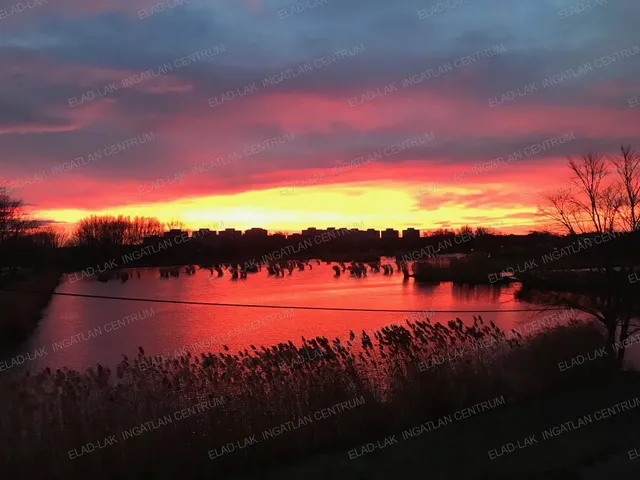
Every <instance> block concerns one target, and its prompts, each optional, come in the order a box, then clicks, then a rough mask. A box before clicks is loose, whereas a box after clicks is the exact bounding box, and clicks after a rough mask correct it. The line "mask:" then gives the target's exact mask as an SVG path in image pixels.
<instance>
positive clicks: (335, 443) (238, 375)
mask: <svg viewBox="0 0 640 480" xmlns="http://www.w3.org/2000/svg"><path fill="white" fill-rule="evenodd" d="M602 343H603V337H602V333H601V331H600V330H599V329H598V326H597V325H595V324H593V323H579V322H577V321H572V322H570V324H569V325H565V326H558V327H555V328H554V329H552V330H548V331H545V332H544V333H543V334H542V335H540V336H538V337H531V338H529V337H527V338H522V337H520V336H519V335H518V334H516V333H515V332H504V331H501V330H500V329H498V328H497V327H496V326H495V325H494V324H493V323H492V322H490V323H489V324H487V323H485V322H484V320H483V319H482V318H481V317H477V318H475V319H474V323H473V325H464V324H463V322H462V321H461V320H460V319H456V320H452V321H450V322H449V323H448V324H447V325H442V324H433V323H431V322H430V321H429V320H428V319H427V320H425V321H409V320H406V322H405V324H404V325H396V326H391V327H385V328H384V329H382V330H380V331H377V332H374V335H373V338H372V337H370V336H369V335H368V334H367V333H366V332H364V331H363V332H362V333H361V334H360V335H355V334H353V333H352V334H351V335H350V338H349V340H348V341H346V342H344V343H343V342H341V341H340V340H338V339H335V340H329V339H326V338H323V337H317V338H315V339H311V340H307V339H304V338H303V339H302V342H301V344H300V345H299V346H296V345H294V343H293V342H288V343H286V344H285V343H281V344H278V345H275V346H272V347H264V346H263V347H260V348H256V347H254V346H252V348H251V349H247V350H244V351H243V352H238V353H237V354H235V355H234V354H230V353H228V352H222V353H215V354H214V353H201V354H193V353H188V354H187V355H183V356H180V357H179V358H173V359H156V358H154V357H150V356H147V355H145V352H144V351H143V349H142V348H140V351H139V353H138V356H137V357H136V358H133V359H130V358H128V357H126V356H125V357H124V358H123V360H122V361H121V362H120V364H119V365H118V366H117V367H116V368H115V370H111V369H109V368H105V367H102V366H97V367H96V368H92V369H89V370H87V371H86V372H77V371H72V370H68V369H64V370H57V371H55V372H54V371H51V370H49V369H45V370H43V371H41V372H39V373H37V374H35V375H34V374H31V375H29V374H25V375H24V376H23V377H21V378H19V379H17V380H15V381H13V382H12V383H11V386H10V387H9V388H4V389H2V390H0V402H1V403H0V404H1V405H2V407H3V415H2V416H0V427H1V428H0V437H1V441H2V445H3V448H2V449H0V459H1V460H2V462H1V465H0V467H1V468H2V469H3V471H4V472H6V473H8V478H13V476H14V475H18V474H22V475H24V474H25V473H28V475H27V476H28V477H30V478H36V477H35V476H36V475H46V477H47V478H97V479H101V478H143V477H147V478H211V477H212V476H216V477H221V476H224V474H225V473H230V472H231V471H234V472H237V471H238V470H243V469H249V470H251V469H252V468H257V467H258V466H260V468H266V467H268V466H269V465H271V464H274V463H277V462H279V463H282V462H288V461H296V460H300V459H301V458H304V457H305V456H308V455H310V454H314V453H319V452H324V451H330V450H333V449H338V448H344V449H346V448H348V447H350V446H352V445H355V444H357V443H358V442H362V441H363V440H365V441H369V440H370V439H372V438H381V437H382V436H383V435H385V434H386V433H388V432H390V431H398V430H399V429H400V428H409V427H412V426H415V425H417V424H420V423H422V422H426V421H428V420H433V419H435V418H437V417H439V416H441V415H444V414H448V413H451V412H454V411H456V410H458V409H460V408H464V407H469V406H471V405H474V404H477V403H478V402H482V401H486V400H489V399H492V398H496V397H500V396H502V397H504V399H505V400H506V403H507V404H509V403H512V402H517V401H518V400H520V399H523V398H527V397H530V396H532V395H539V394H541V393H544V392H545V391H547V390H549V389H553V388H557V387H559V386H560V385H567V384H571V382H581V381H585V380H587V379H593V377H594V376H596V375H599V374H605V373H606V372H607V371H608V368H610V367H609V366H608V365H604V364H603V363H602V362H590V364H589V365H585V366H584V367H583V368H581V369H575V370H574V371H573V372H571V373H566V372H560V371H559V370H558V366H557V363H558V362H559V361H562V360H566V359H567V358H570V357H571V356H572V355H576V354H579V353H582V354H584V353H585V352H587V351H591V350H593V349H594V348H597V347H599V346H601V345H602ZM338 405H342V407H340V408H338V407H337V406H338ZM318 412H322V413H318ZM161 419H164V421H160V420H161ZM288 422H290V423H288ZM143 425H146V427H144V428H143V427H142V426H143ZM282 425H289V427H288V428H284V427H281V426H282ZM292 425H293V426H295V428H294V427H292ZM274 428H277V429H278V430H277V431H275V430H274ZM126 432H129V434H128V435H127V434H126ZM132 432H133V433H132ZM266 432H270V433H266ZM274 432H276V433H274ZM252 437H253V440H251V438H252ZM107 438H110V439H111V440H110V441H109V442H107V441H106V439H107ZM114 439H115V440H114ZM248 439H249V440H248ZM107 443H108V444H107ZM89 444H91V445H92V446H93V449H92V451H91V452H89V450H91V448H90V447H89ZM229 445H233V446H234V447H233V451H230V449H231V447H229ZM224 446H227V448H226V450H227V451H226V453H225V450H224V449H223V448H222V447H224ZM212 451H215V456H213V455H211V452H212ZM221 452H222V453H224V455H222V454H221ZM212 458H213V459H212Z"/></svg>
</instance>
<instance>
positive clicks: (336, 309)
mask: <svg viewBox="0 0 640 480" xmlns="http://www.w3.org/2000/svg"><path fill="white" fill-rule="evenodd" d="M0 291H4V292H19V293H40V294H52V295H60V296H66V297H82V298H99V299H103V300H125V301H131V302H151V303H171V304H177V305H203V306H210V307H234V308H278V309H286V308H290V309H292V310H321V311H328V312H366V313H425V312H429V313H502V312H504V313H510V312H544V311H551V310H570V309H569V308H562V307H560V308H555V307H550V308H528V309H506V310H400V309H389V308H381V309H376V308H343V307H311V306H306V305H258V304H247V303H220V302H196V301H192V300H165V299H161V298H136V297H114V296H109V295H89V294H83V293H64V292H53V293H51V292H40V291H37V290H17V289H16V290H13V289H0Z"/></svg>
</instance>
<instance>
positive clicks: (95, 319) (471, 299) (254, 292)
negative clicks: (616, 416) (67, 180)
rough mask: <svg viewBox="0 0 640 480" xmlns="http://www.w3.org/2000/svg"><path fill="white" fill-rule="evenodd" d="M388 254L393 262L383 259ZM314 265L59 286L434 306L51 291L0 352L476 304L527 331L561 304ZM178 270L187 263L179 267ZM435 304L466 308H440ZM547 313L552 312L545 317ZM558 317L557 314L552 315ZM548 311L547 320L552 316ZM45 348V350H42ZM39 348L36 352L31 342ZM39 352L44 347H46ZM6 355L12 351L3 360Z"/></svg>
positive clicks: (150, 349)
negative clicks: (9, 347)
mask: <svg viewBox="0 0 640 480" xmlns="http://www.w3.org/2000/svg"><path fill="white" fill-rule="evenodd" d="M387 260H388V263H393V262H392V261H391V259H387ZM311 266H312V269H309V267H306V268H305V270H304V271H299V270H298V269H295V270H294V271H293V274H292V275H289V274H288V273H285V276H284V277H273V276H269V275H268V274H267V272H266V270H265V269H264V268H263V269H262V271H261V272H258V273H254V274H249V275H248V278H247V279H240V280H232V279H231V276H230V274H229V272H227V271H225V273H224V276H223V277H221V278H217V277H216V274H215V273H214V274H213V275H211V273H210V272H209V270H207V269H197V270H196V272H195V274H194V275H186V274H184V273H181V274H180V276H179V277H169V278H161V277H160V275H159V271H158V269H157V268H141V269H139V273H140V278H138V275H137V274H136V273H135V270H134V271H133V272H132V275H131V277H132V278H130V279H129V280H128V281H127V282H121V281H120V280H111V281H109V282H107V283H102V282H98V281H97V280H96V279H95V278H88V279H87V278H85V279H83V280H80V281H75V282H70V281H68V280H67V276H66V275H65V276H64V279H65V280H64V281H63V282H62V283H61V284H60V286H59V287H58V289H57V292H60V293H72V294H84V295H101V296H114V297H137V298H153V299H162V300H181V301H197V302H219V303H232V304H256V305H278V306H284V307H289V306H308V307H336V308H351V309H353V308H365V309H394V310H418V311H422V312H424V311H427V312H431V311H432V310H435V311H436V312H435V313H418V314H411V313H386V312H384V313H381V312H344V311H320V310H289V309H286V308H275V309H270V308H241V307H236V306H234V307H230V306H210V305H181V304H171V303H150V302H143V301H124V300H111V299H96V298H83V297H72V296H60V295H55V296H54V297H53V299H52V301H51V303H50V304H49V307H48V309H47V311H46V312H45V315H44V318H43V319H42V321H41V322H40V324H39V325H38V327H37V329H36V331H35V332H34V334H33V335H32V336H31V338H30V339H29V340H28V341H27V342H26V343H25V344H23V345H21V346H20V347H19V348H18V349H15V351H11V352H8V353H5V354H4V355H3V357H2V359H3V360H5V362H7V360H6V359H9V358H12V357H13V356H14V355H17V354H23V355H24V356H25V361H24V363H23V364H22V365H17V366H16V367H15V368H14V370H15V371H18V370H20V369H23V368H28V369H29V370H32V371H33V370H37V369H40V368H42V367H44V366H50V367H51V368H60V367H63V366H67V367H69V368H87V367H89V366H92V365H95V364H96V363H98V362H99V363H102V364H103V365H109V366H113V365H115V364H116V363H117V362H118V361H119V360H121V359H122V355H123V354H126V355H127V356H129V358H131V357H134V356H135V355H136V354H137V350H138V347H143V348H144V350H145V353H146V354H151V355H164V356H175V355H179V353H180V352H182V351H184V350H185V349H186V350H190V351H192V353H199V352H201V351H205V350H210V351H221V350H222V349H223V346H222V345H223V344H224V345H227V346H228V348H229V349H230V351H231V352H233V353H236V352H237V351H238V350H244V349H245V348H246V349H250V345H252V344H253V345H255V346H256V347H258V348H260V346H262V345H265V346H270V345H274V344H277V343H279V342H288V341H289V340H291V341H293V343H294V344H299V343H300V342H301V337H305V338H307V339H309V338H313V337H316V336H324V337H327V338H328V339H330V340H333V339H334V338H336V337H338V338H340V339H341V340H342V341H346V340H347V339H348V337H349V332H350V331H353V332H354V333H355V334H356V335H358V337H359V336H360V335H359V334H360V333H361V331H362V330H365V331H367V332H368V333H369V334H372V333H373V331H375V330H377V329H380V328H382V327H384V326H385V325H390V324H403V323H404V319H405V318H412V319H414V320H415V319H419V320H424V319H425V318H426V317H427V316H428V317H429V318H431V320H432V321H436V322H441V323H446V322H447V321H449V320H452V319H455V318H456V317H458V318H460V319H462V320H463V321H464V322H465V323H472V322H473V316H474V313H473V312H477V311H480V310H497V311H498V312H496V313H482V314H481V315H482V318H483V319H484V320H485V322H487V323H488V321H489V320H493V322H494V323H496V324H497V325H498V326H499V327H501V328H502V329H511V328H519V329H521V331H522V333H523V334H526V333H531V332H535V331H539V330H540V328H541V326H540V325H538V323H537V322H539V321H540V320H541V319H543V317H545V316H546V317H549V316H550V315H554V314H555V315H556V316H557V317H558V318H559V321H560V322H562V321H563V320H564V318H563V317H566V316H567V315H566V314H562V313H561V312H548V311H547V312H509V311H508V310H511V309H531V308H538V307H539V306H536V305H532V304H528V303H523V302H520V301H517V300H515V299H514V293H515V291H516V290H517V289H518V288H519V287H518V285H517V284H510V285H506V286H494V285H485V286H478V287H469V286H460V285H454V284H452V283H450V282H446V283H440V284H437V285H421V284H417V283H415V282H414V280H413V279H406V280H405V279H404V278H403V275H402V273H399V272H397V271H395V268H394V273H393V275H384V274H383V273H382V272H380V273H371V272H369V273H368V275H367V276H366V277H363V278H355V277H350V276H349V274H348V273H349V272H345V273H343V274H342V275H341V276H340V277H337V278H336V277H334V272H333V270H332V266H331V265H327V264H325V263H321V264H320V265H318V264H317V263H316V261H312V262H311ZM182 271H184V269H182ZM438 310H456V311H458V310H466V311H471V312H466V313H463V312H460V313H438V312H437V311H438ZM547 321H549V320H548V319H547ZM556 321H558V320H556ZM552 322H553V319H552V320H551V323H552ZM43 348H44V350H43ZM38 351H40V352H41V353H40V354H39V355H37V354H36V353H35V352H38ZM42 352H46V355H44V354H43V353H42ZM8 363H9V364H10V363H11V361H10V360H9V361H8Z"/></svg>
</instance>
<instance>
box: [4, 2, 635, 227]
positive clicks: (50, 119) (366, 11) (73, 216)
mask: <svg viewBox="0 0 640 480" xmlns="http://www.w3.org/2000/svg"><path fill="white" fill-rule="evenodd" d="M19 3H20V4H21V5H22V6H21V7H19V8H17V7H16V5H17V4H19ZM162 3H164V5H165V7H164V10H163V11H158V10H160V9H161V8H162V7H161V8H160V9H156V10H153V6H154V5H157V4H158V1H153V0H109V1H104V2H103V1H100V2H97V1H90V0H49V1H48V2H46V3H45V1H44V0H28V1H27V0H23V1H22V2H18V1H17V0H0V180H2V181H4V182H6V185H8V186H9V187H10V188H12V190H11V194H12V195H13V196H16V197H19V198H22V199H23V200H24V201H25V203H26V204H27V205H28V206H29V208H31V209H32V210H33V212H34V213H35V214H36V215H37V216H38V217H39V218H42V219H46V220H50V221H54V222H61V223H63V224H67V223H72V222H75V221H77V220H78V219H80V218H82V217H84V216H87V215H90V214H94V213H96V214H103V213H104V214H107V213H108V214H125V215H146V216H156V217H158V218H160V219H163V220H168V219H170V218H181V219H182V220H183V221H184V222H185V223H186V225H187V226H188V227H190V228H200V227H207V226H210V225H214V224H219V223H220V222H222V223H224V225H225V226H227V227H235V228H240V229H246V228H250V227H254V226H256V227H264V228H267V229H269V230H272V231H275V230H284V231H297V230H300V229H302V228H306V227H308V226H317V227H327V226H335V227H340V226H347V225H349V224H353V223H355V222H358V223H360V222H362V223H363V224H364V226H365V228H386V227H394V228H398V229H402V228H407V227H415V228H420V229H433V228H438V227H459V226H461V225H464V224H473V225H495V224H499V223H503V224H505V225H507V228H502V230H503V231H507V232H514V233H517V232H526V231H528V230H530V229H532V228H535V227H541V226H542V225H541V224H540V223H539V222H540V220H539V219H538V218H537V217H536V206H537V204H538V203H540V195H541V193H542V192H545V191H551V190H553V189H554V188H559V187H560V186H561V185H563V184H566V182H567V181H568V180H569V175H568V170H567V168H566V166H565V161H566V156H567V155H580V154H582V153H586V152H588V151H589V150H597V151H600V152H602V153H611V152H614V151H615V150H616V149H617V148H618V147H619V146H620V145H621V144H632V145H634V146H635V147H636V148H638V149H640V142H638V141H637V140H638V137H639V136H638V133H640V107H633V106H632V105H634V101H633V99H634V98H636V99H637V98H638V97H640V36H639V35H638V18H640V2H638V0H610V1H608V2H606V3H605V2H604V1H600V2H597V1H596V0H590V1H588V0H586V1H583V2H577V1H575V0H567V1H564V0H536V1H523V0H448V1H447V0H444V1H442V2H440V7H437V8H438V9H439V10H441V11H440V12H438V11H436V10H433V9H434V8H436V6H437V5H438V2H430V1H425V0H417V1H416V0H399V1H389V0H303V1H301V2H298V5H299V7H298V8H297V9H294V8H293V7H292V5H294V4H295V3H296V2H294V1H292V0H189V1H188V2H187V1H185V0H181V1H179V0H165V1H164V2H162ZM579 3H582V4H583V5H586V7H585V8H582V9H581V10H583V11H581V12H578V11H577V10H575V7H574V10H572V9H571V8H572V7H571V6H572V5H573V6H575V5H577V4H579ZM3 9H6V10H3ZM424 9H426V10H424ZM562 9H565V10H564V13H562ZM571 12H573V13H571ZM483 51H484V53H483ZM623 52H625V53H623ZM167 65H169V67H167ZM587 65H588V66H589V67H590V68H589V67H586V66H587ZM581 66H582V68H581ZM289 69H291V70H290V71H289V72H288V73H287V70H289ZM430 69H431V71H429V70H430ZM144 71H147V72H148V73H146V74H143V73H142V72H144ZM564 71H569V72H567V73H565V74H562V72H564ZM283 72H284V73H283ZM545 78H552V79H553V80H552V81H549V80H547V81H546V82H544V83H543V79H545ZM264 79H269V81H268V82H266V83H268V84H265V82H263V80H264ZM406 79H413V80H411V81H412V82H413V84H407V80H406ZM509 91H512V92H513V93H507V92H509ZM89 92H91V93H89ZM231 97H235V98H233V99H231ZM494 97H495V98H494ZM492 99H493V100H492ZM637 104H638V102H637V100H636V101H635V105H637ZM145 134H147V137H145ZM429 135H432V136H431V137H429V139H428V140H425V139H427V136H429ZM563 135H564V136H565V137H564V138H565V139H564V141H560V142H558V141H557V139H558V138H560V139H561V138H562V137H563ZM568 136H571V138H570V139H568V140H567V137H568ZM552 139H554V142H553V144H552V143H551V140H552ZM403 142H404V143H403ZM545 142H546V143H545ZM536 145H537V146H536ZM541 145H546V146H545V147H544V148H542V147H541ZM518 151H520V152H521V153H522V155H519V157H520V158H518V156H513V155H514V152H518ZM95 152H98V154H95ZM510 154H511V155H512V159H511V160H508V158H509V155H510ZM89 155H91V157H89ZM100 157H102V158H100ZM358 157H362V158H361V159H360V160H355V159H357V158H358ZM499 157H502V159H503V160H502V161H498V160H497V159H498V158H499ZM230 158H231V159H232V160H229V159H230ZM481 164H484V167H480V165H481ZM338 165H340V167H337V166H338ZM198 167H199V168H198ZM162 182H164V186H163V185H162Z"/></svg>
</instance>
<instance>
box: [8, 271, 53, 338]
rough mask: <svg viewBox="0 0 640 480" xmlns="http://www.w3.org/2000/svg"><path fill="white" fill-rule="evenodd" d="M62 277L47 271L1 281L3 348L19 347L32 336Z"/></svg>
mask: <svg viewBox="0 0 640 480" xmlns="http://www.w3.org/2000/svg"><path fill="white" fill-rule="evenodd" d="M61 276H62V273H61V272H60V271H57V270H45V271H40V272H32V273H30V274H29V275H27V276H26V277H25V278H9V277H4V278H2V279H0V312H2V315H0V348H1V347H9V346H14V345H16V344H19V343H21V342H23V341H24V340H26V339H27V338H28V337H29V335H31V333H33V331H34V329H35V328H36V325H37V324H38V322H39V321H40V319H41V318H42V312H43V310H44V309H45V308H46V307H47V305H49V302H50V301H51V297H52V296H53V292H55V289H56V287H57V286H58V284H59V283H60V279H61ZM12 290H30V291H36V292H39V293H25V292H19V291H12Z"/></svg>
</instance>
